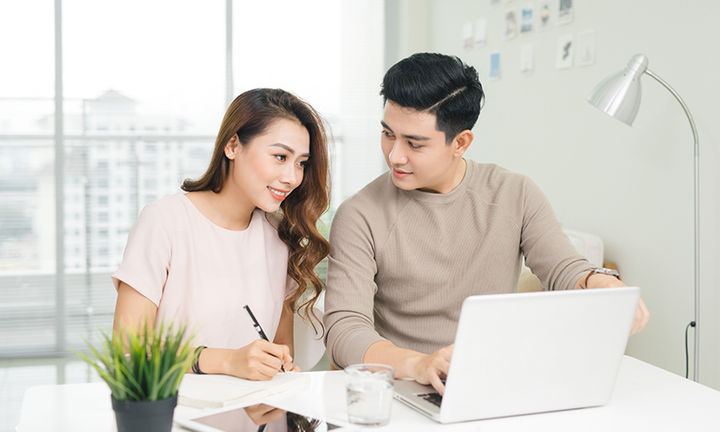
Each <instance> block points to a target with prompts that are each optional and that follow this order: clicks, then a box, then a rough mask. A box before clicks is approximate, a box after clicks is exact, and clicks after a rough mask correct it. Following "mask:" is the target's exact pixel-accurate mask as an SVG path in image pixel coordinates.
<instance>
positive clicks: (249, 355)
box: [113, 89, 329, 380]
mask: <svg viewBox="0 0 720 432" xmlns="http://www.w3.org/2000/svg"><path fill="white" fill-rule="evenodd" d="M327 172H328V155H327V142H326V137H325V131H324V129H323V125H322V121H321V119H320V116H319V115H318V114H317V112H316V111H315V110H314V109H313V108H312V107H311V106H310V105H308V104H307V103H305V102H303V101H301V100H300V99H298V98H297V97H295V96H293V95H292V94H290V93H288V92H285V91H283V90H276V89H255V90H250V91H247V92H245V93H243V94H241V95H240V96H238V97H237V98H236V99H235V100H234V101H233V102H232V104H230V107H229V108H228V110H227V112H226V113H225V117H224V119H223V122H222V125H221V127H220V132H219V133H218V137H217V140H216V142H215V151H214V153H213V156H212V160H211V162H210V166H209V167H208V169H207V171H206V172H205V174H203V176H202V177H201V178H200V179H198V180H194V181H193V180H186V181H185V182H184V183H183V185H182V189H183V190H184V191H186V192H187V193H186V194H182V193H179V194H176V195H172V196H169V197H166V198H164V199H161V200H159V201H156V202H154V203H152V204H149V205H148V206H147V207H145V209H144V210H143V211H142V213H141V214H140V216H139V218H138V221H137V223H136V224H135V226H134V227H133V230H132V231H131V233H130V236H129V238H128V244H127V247H126V249H125V254H124V256H123V262H122V264H121V265H120V268H119V269H118V270H117V272H115V274H113V282H114V284H115V287H116V289H117V291H118V300H117V305H116V308H115V322H114V328H115V330H116V331H118V330H119V329H121V328H123V327H130V328H133V327H137V326H138V325H140V324H141V323H142V322H143V320H146V319H147V320H148V321H149V323H151V324H154V323H155V321H156V318H159V319H164V320H166V321H183V322H187V324H188V325H189V328H190V329H191V330H192V331H193V332H194V335H195V337H194V341H195V343H196V345H198V348H197V349H196V351H195V353H196V359H195V364H194V365H193V370H194V371H195V372H200V373H222V374H227V375H234V376H237V377H241V378H247V379H255V380H264V379H270V378H272V377H273V376H274V375H275V374H276V373H278V372H279V371H280V370H281V368H283V367H284V370H298V368H297V367H295V366H294V365H293V364H292V351H293V313H294V312H295V311H296V310H297V309H298V308H297V307H296V303H297V302H298V300H299V299H300V298H301V296H303V294H304V293H305V292H306V291H308V292H309V294H311V295H310V296H309V300H307V301H304V302H303V303H302V304H301V305H300V307H299V309H301V311H300V312H304V314H305V315H306V316H307V317H308V318H309V319H310V318H313V319H315V320H316V321H318V320H317V317H316V316H315V315H314V313H313V312H312V307H313V305H314V303H315V301H316V300H317V297H318V295H319V294H320V291H321V289H322V282H321V281H320V279H319V278H318V277H317V275H315V273H314V268H315V266H316V265H317V264H318V263H319V262H320V261H321V260H322V259H323V258H324V257H325V256H327V254H328V252H329V245H328V242H327V241H326V240H325V239H324V238H323V237H322V235H321V234H320V233H319V232H318V231H317V228H316V226H315V224H316V222H317V220H318V218H319V217H320V216H321V215H322V213H323V212H324V211H325V210H326V209H327V206H328V189H329V187H328V182H327ZM303 298H307V297H303ZM244 305H248V306H249V307H250V309H251V310H252V312H253V313H254V315H255V317H256V318H257V320H258V322H259V323H260V325H261V326H262V328H263V329H264V331H265V333H266V334H267V337H268V340H269V341H272V342H268V341H264V340H262V339H259V338H258V333H257V332H256V331H255V329H254V327H253V325H252V321H251V320H250V318H249V316H248V313H247V312H246V311H245V310H244V309H243V306H244ZM318 322H319V321H318ZM205 346H207V348H205Z"/></svg>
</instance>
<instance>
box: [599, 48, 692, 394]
mask: <svg viewBox="0 0 720 432" xmlns="http://www.w3.org/2000/svg"><path fill="white" fill-rule="evenodd" d="M647 66H648V59H647V57H646V56H645V55H643V54H637V55H635V56H633V58H632V59H630V62H629V63H628V65H627V67H626V68H625V70H623V71H621V72H618V73H616V74H614V75H612V76H610V77H608V78H606V79H604V80H603V81H602V82H600V83H599V84H598V85H597V86H596V87H595V89H594V90H593V92H592V93H591V94H590V96H589V97H588V99H587V100H588V102H590V104H592V105H593V106H595V107H596V108H598V109H600V110H601V111H603V112H604V113H606V114H608V115H610V116H611V117H614V118H616V119H618V120H620V121H622V122H624V123H626V124H628V125H632V122H633V120H634V119H635V115H636V114H637V111H638V108H639V106H640V93H641V91H640V77H641V76H642V74H647V75H649V76H650V77H652V78H653V79H654V80H655V81H657V82H659V83H660V85H662V86H663V87H665V89H667V90H668V91H669V92H670V94H672V95H673V97H674V98H675V100H677V101H678V103H680V106H681V107H682V109H683V111H684V112H685V115H686V116H687V119H688V121H689V122H690V129H691V130H692V135H693V239H694V245H693V247H694V250H693V252H694V253H693V260H694V262H693V297H694V299H693V321H692V322H691V323H690V324H688V325H689V326H691V327H694V328H695V333H694V339H693V340H694V342H693V380H694V381H697V380H698V379H699V376H700V375H699V365H700V362H699V356H698V352H699V346H700V332H699V326H700V324H699V314H700V307H699V299H700V296H699V294H700V293H699V291H700V290H699V285H700V232H699V231H700V230H699V226H700V205H699V192H698V191H699V188H700V175H699V171H700V169H699V167H700V156H699V155H700V145H699V140H698V133H697V128H696V127H695V121H694V120H693V117H692V114H690V109H689V108H688V106H687V105H686V104H685V101H683V99H682V98H681V97H680V95H679V94H678V92H677V91H675V89H674V88H672V86H670V84H668V83H667V81H665V80H663V79H662V78H660V77H659V76H658V75H657V74H656V73H654V72H653V71H651V70H650V69H648V67H647ZM686 336H687V333H686ZM686 343H687V340H686ZM686 349H687V346H686Z"/></svg>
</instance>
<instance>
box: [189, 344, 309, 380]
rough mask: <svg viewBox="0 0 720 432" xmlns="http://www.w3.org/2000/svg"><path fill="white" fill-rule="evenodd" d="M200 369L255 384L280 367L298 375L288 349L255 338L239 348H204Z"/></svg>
mask: <svg viewBox="0 0 720 432" xmlns="http://www.w3.org/2000/svg"><path fill="white" fill-rule="evenodd" d="M199 366H200V370H201V371H203V372H204V373H210V374H212V373H215V374H225V375H232V376H236V377H238V378H245V379H250V380H256V381H264V380H269V379H272V377H274V376H275V375H276V374H277V373H278V372H280V371H281V369H280V367H281V366H283V367H284V368H285V370H286V371H293V372H299V371H300V368H299V367H297V366H295V365H294V364H293V363H292V356H290V348H288V347H287V345H280V344H274V343H272V342H268V341H266V340H262V339H258V340H255V341H253V342H252V343H250V344H249V345H246V346H244V347H241V348H238V349H221V348H214V349H213V348H206V349H204V350H203V351H202V352H201V353H200V358H199Z"/></svg>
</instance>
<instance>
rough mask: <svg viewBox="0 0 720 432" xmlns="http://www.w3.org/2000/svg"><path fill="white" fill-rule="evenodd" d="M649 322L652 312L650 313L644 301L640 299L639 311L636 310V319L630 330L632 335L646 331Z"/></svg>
mask: <svg viewBox="0 0 720 432" xmlns="http://www.w3.org/2000/svg"><path fill="white" fill-rule="evenodd" d="M649 320H650V312H649V311H648V308H647V306H645V302H644V301H643V299H639V300H638V305H637V309H635V319H634V320H633V326H632V330H630V335H634V334H635V333H637V332H639V331H640V330H642V329H644V328H645V326H646V325H647V323H648V321H649Z"/></svg>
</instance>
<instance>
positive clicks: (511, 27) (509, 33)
mask: <svg viewBox="0 0 720 432" xmlns="http://www.w3.org/2000/svg"><path fill="white" fill-rule="evenodd" d="M517 34H518V18H517V12H516V11H515V9H508V10H507V11H505V33H504V36H505V39H513V38H514V37H515V36H517Z"/></svg>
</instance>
